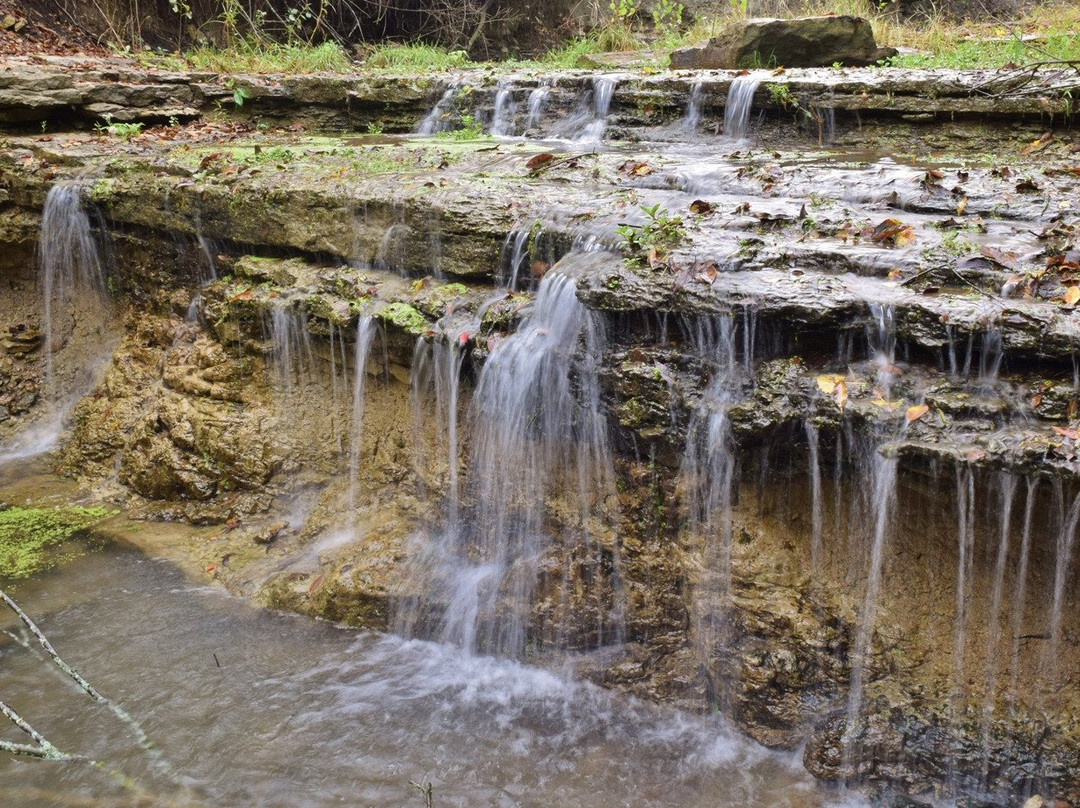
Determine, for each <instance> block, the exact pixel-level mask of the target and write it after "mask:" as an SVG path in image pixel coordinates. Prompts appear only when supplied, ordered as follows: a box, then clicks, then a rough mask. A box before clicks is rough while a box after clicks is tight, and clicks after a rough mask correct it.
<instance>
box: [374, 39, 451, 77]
mask: <svg viewBox="0 0 1080 808" xmlns="http://www.w3.org/2000/svg"><path fill="white" fill-rule="evenodd" d="M469 64H470V62H469V57H468V55H467V54H466V53H465V52H464V51H448V50H447V49H446V48H440V47H436V46H434V45H424V44H423V43H420V42H414V43H411V44H398V43H387V44H383V45H375V46H373V47H372V48H371V50H370V51H369V52H368V55H367V56H366V57H365V58H364V67H367V68H375V69H377V70H388V71H392V72H399V71H410V70H423V71H439V70H452V69H454V68H459V67H465V66H467V65H469Z"/></svg>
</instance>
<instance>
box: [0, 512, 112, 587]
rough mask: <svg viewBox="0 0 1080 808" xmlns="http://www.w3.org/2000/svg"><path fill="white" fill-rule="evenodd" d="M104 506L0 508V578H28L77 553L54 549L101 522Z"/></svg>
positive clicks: (103, 516)
mask: <svg viewBox="0 0 1080 808" xmlns="http://www.w3.org/2000/svg"><path fill="white" fill-rule="evenodd" d="M109 515H110V513H109V511H107V510H106V509H105V508H74V507H72V508H7V509H6V510H2V511H0V578H6V579H9V580H13V579H18V578H27V577H29V576H31V575H34V574H35V573H38V572H41V571H43V570H46V569H49V568H50V567H52V566H54V565H55V564H57V563H60V562H62V561H65V560H68V559H70V558H73V557H75V556H76V555H78V554H77V553H71V552H67V553H63V554H57V553H56V552H54V550H55V548H56V547H57V546H59V545H60V544H62V543H63V542H65V541H67V540H68V539H70V538H71V537H73V536H75V535H76V534H78V533H80V532H82V531H84V530H86V529H87V528H89V527H91V526H92V525H94V524H96V523H97V522H100V521H101V520H102V519H104V518H105V517H107V516H109Z"/></svg>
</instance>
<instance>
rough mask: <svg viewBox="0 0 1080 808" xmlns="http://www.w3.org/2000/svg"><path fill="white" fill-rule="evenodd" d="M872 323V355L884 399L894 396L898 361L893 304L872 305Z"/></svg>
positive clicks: (869, 329) (868, 330)
mask: <svg viewBox="0 0 1080 808" xmlns="http://www.w3.org/2000/svg"><path fill="white" fill-rule="evenodd" d="M869 306H870V322H869V323H868V324H867V327H866V336H867V342H868V343H869V345H870V354H871V356H872V358H873V361H874V363H875V364H876V365H877V366H878V368H879V370H878V373H877V382H878V384H879V385H881V389H882V391H883V392H884V398H886V399H888V398H890V397H891V394H892V384H893V380H894V377H893V374H894V373H895V371H894V369H893V363H894V362H895V361H896V312H895V307H894V306H893V305H892V304H891V303H870V304H869Z"/></svg>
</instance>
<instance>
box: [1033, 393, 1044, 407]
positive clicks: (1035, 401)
mask: <svg viewBox="0 0 1080 808" xmlns="http://www.w3.org/2000/svg"><path fill="white" fill-rule="evenodd" d="M1040 404H1042V394H1041V393H1036V394H1035V395H1033V396H1032V397H1031V409H1033V410H1037V409H1039V405H1040Z"/></svg>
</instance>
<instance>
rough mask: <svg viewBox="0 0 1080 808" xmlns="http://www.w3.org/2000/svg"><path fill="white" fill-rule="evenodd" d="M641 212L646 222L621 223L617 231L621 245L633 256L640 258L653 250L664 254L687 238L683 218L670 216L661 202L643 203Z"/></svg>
mask: <svg viewBox="0 0 1080 808" xmlns="http://www.w3.org/2000/svg"><path fill="white" fill-rule="evenodd" d="M641 212H642V213H644V214H645V217H646V222H645V224H621V225H619V227H618V228H617V229H616V231H615V232H617V233H618V234H619V235H620V236H622V239H623V240H622V244H621V246H622V248H623V250H625V251H626V252H628V253H629V254H630V257H631V258H634V259H639V260H640V259H642V258H644V257H645V256H646V255H647V254H648V253H649V252H650V251H652V250H655V251H656V253H657V254H658V255H662V254H663V253H664V252H666V251H667V250H669V249H671V248H672V247H674V246H676V245H677V244H679V242H681V241H682V240H683V239H684V238H686V228H685V227H684V226H683V220H682V219H681V218H679V217H678V216H669V215H668V211H667V209H665V208H662V207H660V203H659V202H658V203H657V204H655V205H653V206H652V207H647V206H645V205H642V206H641Z"/></svg>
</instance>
